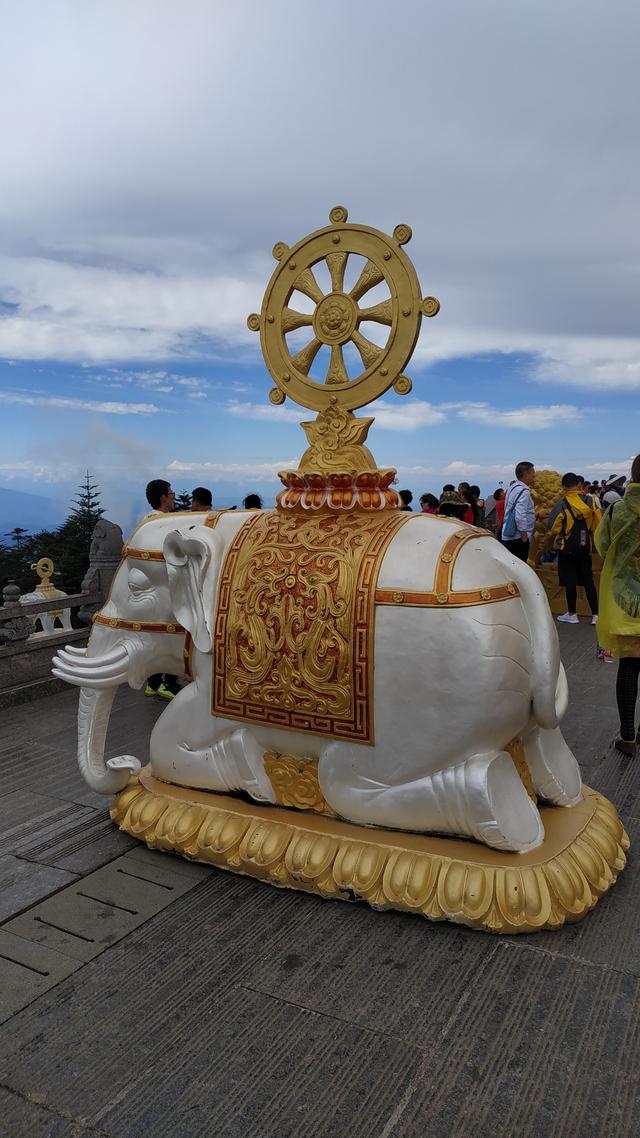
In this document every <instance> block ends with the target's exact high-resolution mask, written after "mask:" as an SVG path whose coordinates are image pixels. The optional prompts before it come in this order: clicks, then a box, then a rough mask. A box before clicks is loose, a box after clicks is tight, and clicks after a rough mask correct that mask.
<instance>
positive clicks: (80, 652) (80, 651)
mask: <svg viewBox="0 0 640 1138" xmlns="http://www.w3.org/2000/svg"><path fill="white" fill-rule="evenodd" d="M61 651H63V652H68V653H69V655H70V656H71V655H73V656H86V654H87V649H86V648H74V646H73V644H65V646H64V648H63V649H61Z"/></svg>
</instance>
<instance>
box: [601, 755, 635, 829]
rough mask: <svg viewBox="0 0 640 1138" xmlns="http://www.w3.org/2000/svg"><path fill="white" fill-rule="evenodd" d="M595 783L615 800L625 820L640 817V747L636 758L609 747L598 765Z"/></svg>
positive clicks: (611, 799)
mask: <svg viewBox="0 0 640 1138" xmlns="http://www.w3.org/2000/svg"><path fill="white" fill-rule="evenodd" d="M593 779H594V785H595V786H596V787H597V789H598V790H599V791H601V792H602V794H605V795H606V796H607V798H608V799H609V800H610V801H611V802H613V805H614V806H615V808H616V810H617V811H618V813H619V814H620V816H621V818H622V820H623V821H624V822H626V821H628V819H630V818H640V748H639V750H638V755H637V757H636V758H635V759H631V758H629V756H628V755H622V754H620V752H619V751H616V749H615V747H613V746H611V747H609V749H608V751H607V753H606V755H605V756H604V758H603V760H602V762H601V763H600V764H599V766H597V767H596V769H595V772H594V775H593Z"/></svg>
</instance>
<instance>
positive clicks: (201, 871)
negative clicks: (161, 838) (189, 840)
mask: <svg viewBox="0 0 640 1138" xmlns="http://www.w3.org/2000/svg"><path fill="white" fill-rule="evenodd" d="M126 857H127V860H131V861H141V862H142V863H143V864H144V865H150V866H154V867H157V868H159V869H160V868H164V869H168V870H170V871H171V873H182V874H184V875H185V876H186V877H189V878H191V880H193V881H194V882H197V881H203V880H204V878H205V877H209V876H210V875H211V874H212V873H216V872H217V871H216V870H215V869H214V867H213V866H212V865H203V864H202V862H199V861H189V860H188V859H187V858H185V857H178V856H177V855H176V854H174V853H172V852H171V851H169V850H166V851H165V850H152V849H149V847H148V846H143V845H142V843H141V842H135V844H134V846H133V848H132V849H130V850H129V852H128V854H127V855H126Z"/></svg>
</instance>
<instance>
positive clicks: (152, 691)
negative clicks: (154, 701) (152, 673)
mask: <svg viewBox="0 0 640 1138" xmlns="http://www.w3.org/2000/svg"><path fill="white" fill-rule="evenodd" d="M144 694H145V695H146V696H152V695H157V694H158V693H157V691H156V689H155V688H152V687H149V684H147V686H146V688H145V689H144Z"/></svg>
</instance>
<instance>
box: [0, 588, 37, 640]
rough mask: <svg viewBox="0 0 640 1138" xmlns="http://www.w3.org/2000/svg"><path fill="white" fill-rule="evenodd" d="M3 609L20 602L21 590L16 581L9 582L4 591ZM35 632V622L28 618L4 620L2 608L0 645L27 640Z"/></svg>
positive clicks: (0, 615)
mask: <svg viewBox="0 0 640 1138" xmlns="http://www.w3.org/2000/svg"><path fill="white" fill-rule="evenodd" d="M2 600H3V606H2V607H3V608H12V607H13V605H16V604H19V602H20V588H19V586H18V585H16V583H15V581H9V583H8V584H7V585H5V586H4V589H3V590H2ZM32 632H33V622H32V620H31V619H30V617H28V616H13V617H10V619H9V620H5V621H3V620H2V608H0V644H7V643H11V644H15V642H16V641H17V640H26V639H27V638H28V637H29V636H30V635H31V633H32Z"/></svg>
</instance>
